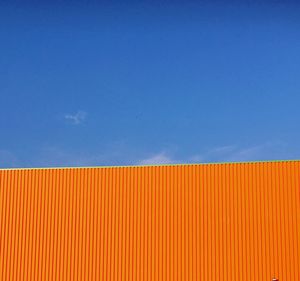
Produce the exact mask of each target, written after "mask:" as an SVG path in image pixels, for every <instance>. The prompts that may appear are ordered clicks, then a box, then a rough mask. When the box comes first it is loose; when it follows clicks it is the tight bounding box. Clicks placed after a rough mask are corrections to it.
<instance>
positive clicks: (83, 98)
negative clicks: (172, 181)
mask: <svg viewBox="0 0 300 281" xmlns="http://www.w3.org/2000/svg"><path fill="white" fill-rule="evenodd" d="M299 14H300V5H299V4H297V3H296V2H292V1H244V2H241V1H226V2H222V1H215V2H213V3H212V1H207V2H201V4H199V2H197V1H184V2H183V1H177V2H171V1H160V2H158V1H157V2H155V1H152V2H150V1H149V2H148V1H147V2H146V1H127V2H124V1H123V2H122V1H119V2H109V1H107V2H101V4H99V3H97V2H96V1H95V2H93V1H88V2H84V1H82V2H81V1H78V2H76V1H72V3H71V1H51V2H50V1H49V2H46V1H44V2H43V1H39V2H38V1H31V2H30V1H29V2H27V3H26V4H24V2H23V4H22V3H21V2H19V1H7V2H6V1H1V4H0V167H38V166H94V165H132V164H134V165H136V164H158V163H191V162H192V163H195V162H219V161H253V160H274V159H299V158H300V130H299V128H300V125H299V124H300V110H299V105H300V17H299Z"/></svg>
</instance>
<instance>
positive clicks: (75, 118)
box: [65, 110, 87, 125]
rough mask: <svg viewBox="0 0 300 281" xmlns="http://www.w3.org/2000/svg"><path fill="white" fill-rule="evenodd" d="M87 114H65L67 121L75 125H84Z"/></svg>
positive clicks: (80, 111)
mask: <svg viewBox="0 0 300 281" xmlns="http://www.w3.org/2000/svg"><path fill="white" fill-rule="evenodd" d="M86 116H87V113H86V112H85V111H82V110H79V111H77V112H76V113H75V114H65V120H67V121H68V122H70V123H71V124H73V125H79V124H82V123H83V122H84V121H85V119H86Z"/></svg>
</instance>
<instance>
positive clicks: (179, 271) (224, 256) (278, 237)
mask: <svg viewBox="0 0 300 281" xmlns="http://www.w3.org/2000/svg"><path fill="white" fill-rule="evenodd" d="M0 187H1V189H0V227H1V229H0V279H1V280H128V281H129V280H209V281H211V280H228V281H229V280H230V281H232V280H236V281H238V280H249V281H250V280H263V281H271V280H272V278H273V277H275V278H278V279H279V280H280V281H285V280H286V281H299V280H300V162H297V161H294V162H269V163H268V162H266V163H240V164H210V165H182V166H181V165H179V166H154V167H150V166H149V167H116V168H80V169H40V170H39V169H36V170H1V171H0Z"/></svg>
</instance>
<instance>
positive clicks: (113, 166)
mask: <svg viewBox="0 0 300 281" xmlns="http://www.w3.org/2000/svg"><path fill="white" fill-rule="evenodd" d="M285 162H287V163H290V162H300V159H295V160H261V161H233V162H203V163H172V164H149V165H138V164H137V165H111V166H58V167H16V168H0V171H7V170H58V169H60V170H62V169H107V168H143V167H176V166H202V165H229V164H264V163H285Z"/></svg>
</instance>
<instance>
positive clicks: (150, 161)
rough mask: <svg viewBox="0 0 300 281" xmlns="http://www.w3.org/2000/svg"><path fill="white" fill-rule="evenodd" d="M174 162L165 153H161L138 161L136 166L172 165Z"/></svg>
mask: <svg viewBox="0 0 300 281" xmlns="http://www.w3.org/2000/svg"><path fill="white" fill-rule="evenodd" d="M175 162H176V161H175V160H174V159H173V158H172V157H171V156H170V155H167V153H166V152H164V151H163V152H159V153H157V154H154V155H151V156H150V157H148V158H145V159H142V160H140V161H139V162H138V165H158V164H172V163H175Z"/></svg>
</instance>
